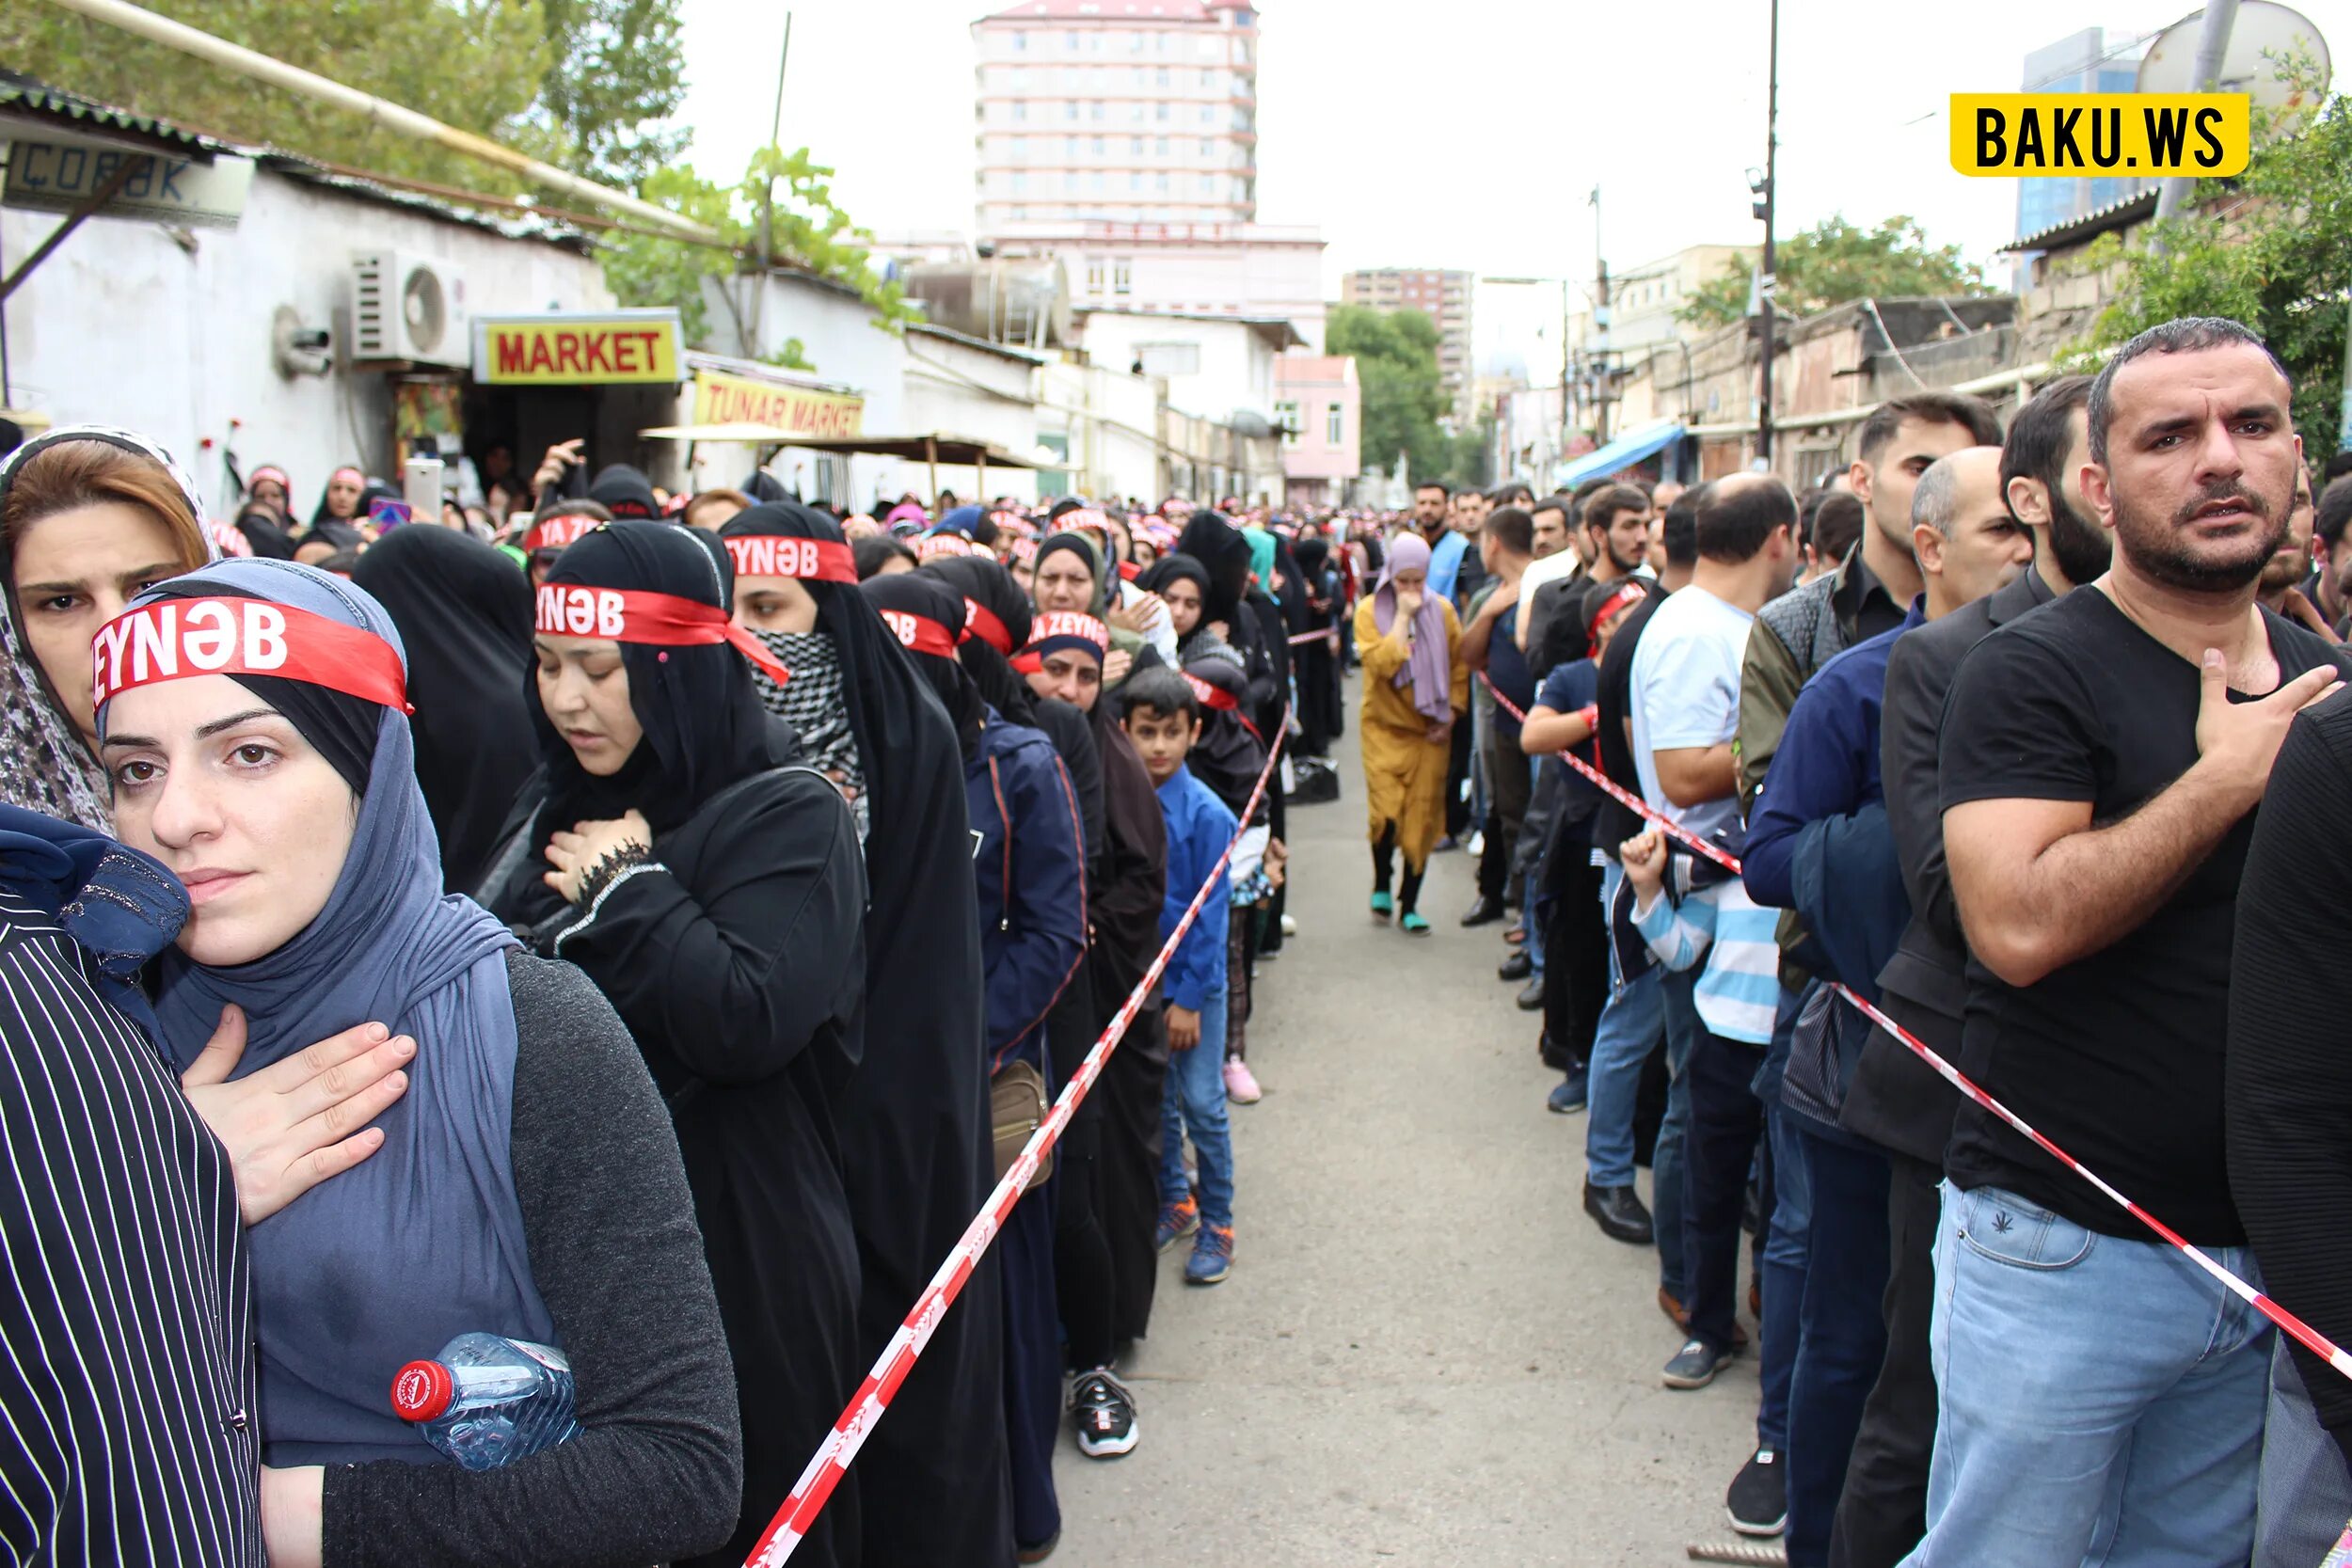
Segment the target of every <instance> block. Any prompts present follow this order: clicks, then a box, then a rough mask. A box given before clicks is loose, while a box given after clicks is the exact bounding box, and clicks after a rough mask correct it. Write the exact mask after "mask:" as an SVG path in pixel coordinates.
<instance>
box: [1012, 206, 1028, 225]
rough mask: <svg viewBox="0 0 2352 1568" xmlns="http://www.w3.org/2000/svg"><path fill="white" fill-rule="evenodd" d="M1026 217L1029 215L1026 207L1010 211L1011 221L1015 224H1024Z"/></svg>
mask: <svg viewBox="0 0 2352 1568" xmlns="http://www.w3.org/2000/svg"><path fill="white" fill-rule="evenodd" d="M1028 215H1029V210H1028V209H1027V208H1026V207H1015V208H1014V209H1013V210H1012V220H1013V221H1014V222H1015V223H1021V222H1025V221H1026V219H1027V218H1028Z"/></svg>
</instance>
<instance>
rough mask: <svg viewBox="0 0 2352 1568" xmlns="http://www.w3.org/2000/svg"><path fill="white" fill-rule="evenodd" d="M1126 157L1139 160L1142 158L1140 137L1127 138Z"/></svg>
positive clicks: (1141, 139) (1141, 140)
mask: <svg viewBox="0 0 2352 1568" xmlns="http://www.w3.org/2000/svg"><path fill="white" fill-rule="evenodd" d="M1127 156H1128V157H1130V158H1140V157H1142V156H1143V138H1142V137H1141V136H1129V137H1128V138H1127Z"/></svg>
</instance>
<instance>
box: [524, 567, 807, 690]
mask: <svg viewBox="0 0 2352 1568" xmlns="http://www.w3.org/2000/svg"><path fill="white" fill-rule="evenodd" d="M538 605H539V612H538V619H537V625H536V626H535V627H534V629H535V630H538V631H543V632H547V633H548V634H549V635H551V636H555V637H601V638H605V639H608V640H610V641H614V642H639V643H644V644H646V645H649V646H652V647H658V648H701V647H709V646H712V645H714V644H716V643H720V642H731V643H733V644H734V645H735V647H736V650H737V651H738V652H739V653H740V654H741V655H742V656H743V657H745V658H748V659H750V660H751V661H752V662H753V663H754V664H755V665H757V666H758V667H759V669H760V670H762V671H763V672H765V673H767V674H768V675H769V677H770V678H771V679H772V680H774V681H775V682H776V683H777V684H779V685H781V684H783V683H784V682H786V681H788V680H790V679H791V678H792V672H791V671H789V670H787V669H786V668H785V666H784V664H783V662H782V661H781V660H779V659H778V658H777V657H776V656H775V655H773V654H771V653H770V652H769V651H768V645H767V644H766V643H764V642H762V641H760V640H759V639H758V638H756V637H754V636H753V635H752V634H751V633H750V632H748V631H745V630H744V629H743V628H742V627H741V626H737V625H735V624H734V623H733V622H732V621H730V620H728V619H727V612H726V611H725V610H721V609H720V608H719V607H718V606H716V605H707V604H704V603H703V602H702V601H701V600H699V599H682V598H679V597H678V596H677V595H676V594H647V593H642V592H639V591H637V590H635V589H628V588H596V587H591V586H589V585H588V584H585V583H570V582H550V583H545V584H542V585H541V586H540V589H539V600H538Z"/></svg>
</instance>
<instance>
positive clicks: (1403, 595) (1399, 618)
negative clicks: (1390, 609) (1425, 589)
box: [1396, 587, 1422, 626]
mask: <svg viewBox="0 0 2352 1568" xmlns="http://www.w3.org/2000/svg"><path fill="white" fill-rule="evenodd" d="M1421 601H1422V591H1421V590H1420V589H1418V588H1402V587H1400V588H1399V589H1398V590H1397V591H1396V622H1397V625H1398V626H1411V625H1412V624H1413V617H1414V616H1416V615H1419V614H1420V613H1421Z"/></svg>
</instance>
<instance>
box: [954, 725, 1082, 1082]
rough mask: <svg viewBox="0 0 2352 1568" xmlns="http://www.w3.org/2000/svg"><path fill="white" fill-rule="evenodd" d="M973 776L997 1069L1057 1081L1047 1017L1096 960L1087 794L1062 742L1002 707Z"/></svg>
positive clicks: (971, 797)
mask: <svg viewBox="0 0 2352 1568" xmlns="http://www.w3.org/2000/svg"><path fill="white" fill-rule="evenodd" d="M963 784H964V796H965V799H966V800H967V801H968V803H969V805H970V807H971V815H972V834H973V839H974V847H973V853H972V871H973V879H974V881H975V882H976V883H977V886H978V889H979V901H980V965H981V968H982V970H983V972H984V973H985V974H986V975H987V981H988V1051H989V1070H990V1071H991V1072H993V1071H995V1070H996V1069H999V1068H1001V1067H1003V1066H1004V1065H1005V1064H1006V1063H1007V1062H1009V1061H1012V1060H1014V1059H1016V1058H1017V1059H1019V1060H1022V1061H1025V1062H1027V1063H1028V1064H1029V1065H1030V1066H1032V1067H1035V1068H1037V1069H1040V1070H1041V1071H1042V1072H1043V1073H1044V1074H1045V1076H1046V1079H1047V1081H1048V1082H1051V1081H1053V1078H1054V1070H1053V1065H1052V1064H1051V1063H1049V1062H1048V1061H1047V1060H1046V1052H1045V1016H1046V1014H1048V1013H1049V1012H1051V1011H1053V1007H1054V1003H1055V1001H1056V1000H1057V998H1058V997H1059V996H1060V995H1061V993H1062V990H1063V988H1064V987H1066V986H1068V985H1069V984H1070V980H1071V976H1073V974H1076V973H1077V971H1078V965H1079V963H1080V962H1081V961H1083V960H1084V958H1086V945H1087V886H1086V844H1085V830H1084V829H1083V828H1082V827H1081V826H1080V823H1079V820H1078V804H1077V798H1076V797H1075V796H1074V795H1073V793H1072V791H1071V788H1070V776H1069V774H1067V773H1066V772H1064V771H1063V769H1062V764H1061V758H1060V757H1058V756H1057V755H1056V754H1055V752H1054V743H1053V742H1052V741H1050V740H1048V739H1046V738H1045V736H1043V735H1042V734H1041V733H1040V732H1039V731H1036V730H1033V729H1029V728H1028V727H1026V726H1025V725H1021V724H1010V723H1007V722H1006V721H1004V720H1003V719H1001V718H999V717H998V716H997V713H996V710H995V709H994V708H991V709H989V712H988V727H987V728H985V729H984V730H982V731H981V732H980V744H979V746H978V748H977V750H975V751H974V752H973V753H972V755H971V756H970V758H968V759H967V760H966V761H965V763H964V765H963ZM1071 1065H1073V1064H1067V1063H1066V1064H1063V1066H1064V1068H1065V1069H1067V1068H1068V1067H1069V1066H1071Z"/></svg>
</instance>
